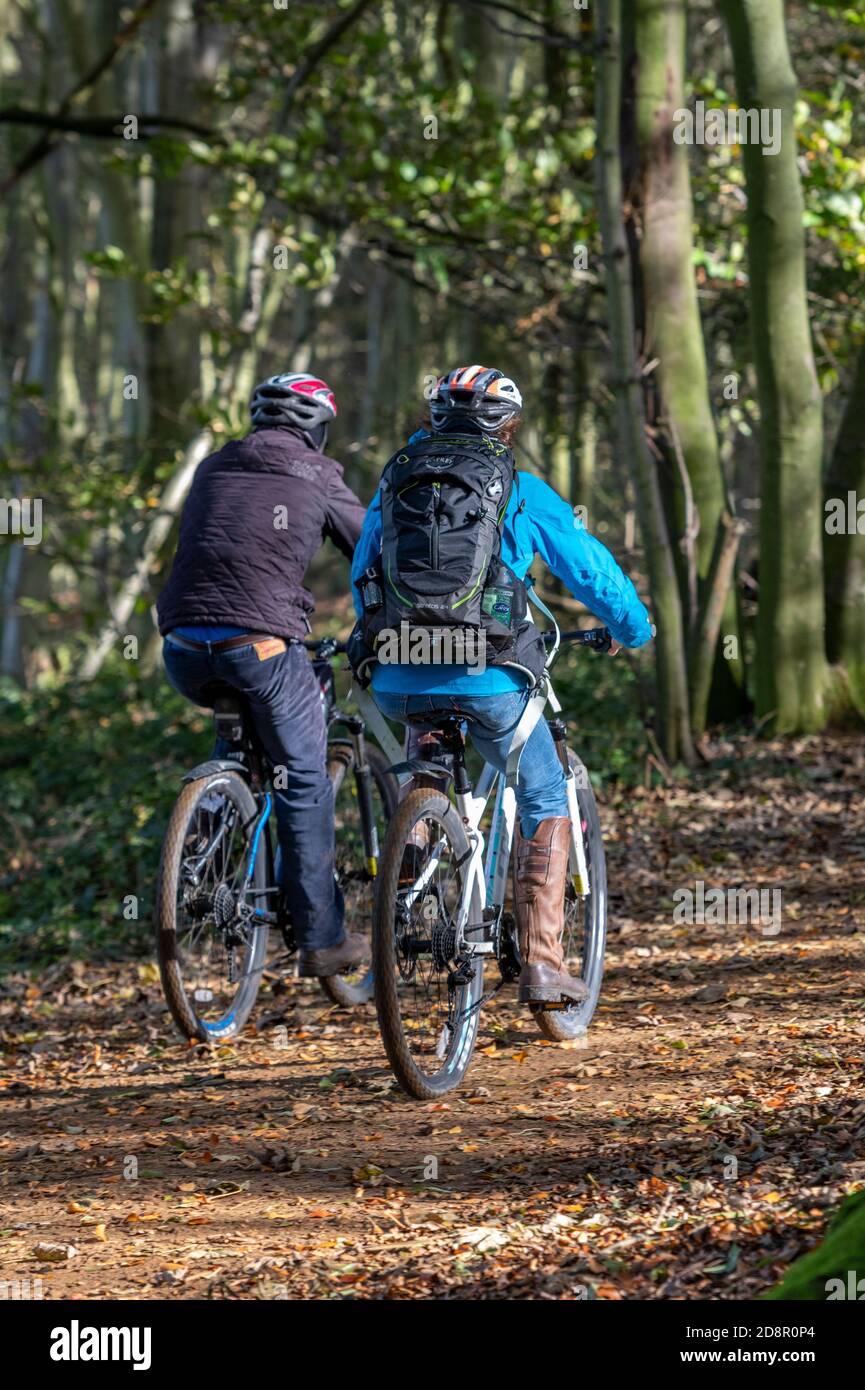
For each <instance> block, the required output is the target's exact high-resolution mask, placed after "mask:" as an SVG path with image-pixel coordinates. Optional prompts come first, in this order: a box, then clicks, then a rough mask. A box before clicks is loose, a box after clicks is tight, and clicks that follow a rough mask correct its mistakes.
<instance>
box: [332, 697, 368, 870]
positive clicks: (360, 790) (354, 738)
mask: <svg viewBox="0 0 865 1390" xmlns="http://www.w3.org/2000/svg"><path fill="white" fill-rule="evenodd" d="M333 723H334V724H341V725H342V727H343V728H344V729H345V730H346V732H347V734H348V736H349V738H350V739H351V746H352V751H353V753H354V775H355V783H356V786H357V805H358V811H359V813H360V826H361V833H362V834H363V852H364V858H365V861H366V871H367V873H368V874H369V876H370V878H375V877H376V874H377V873H378V857H379V847H378V827H377V826H376V823H375V808H374V806H373V802H372V771H371V769H370V766H369V763H368V762H367V760H366V725H365V723H364V721H363V720H362V719H361V717H360V715H357V714H343V715H340V716H339V718H337V719H334V720H333Z"/></svg>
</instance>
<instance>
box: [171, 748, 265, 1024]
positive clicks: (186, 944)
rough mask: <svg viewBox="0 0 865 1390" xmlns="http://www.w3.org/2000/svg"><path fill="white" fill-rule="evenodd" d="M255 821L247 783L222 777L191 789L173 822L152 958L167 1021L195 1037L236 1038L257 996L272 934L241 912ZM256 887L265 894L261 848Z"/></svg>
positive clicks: (197, 782)
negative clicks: (172, 1022)
mask: <svg viewBox="0 0 865 1390" xmlns="http://www.w3.org/2000/svg"><path fill="white" fill-rule="evenodd" d="M257 818H258V807H257V806H256V802H255V798H254V797H253V795H252V792H251V791H250V789H249V787H248V785H247V783H246V782H245V781H244V779H243V778H242V777H240V776H239V775H238V774H237V773H236V772H218V773H213V774H211V775H210V776H208V777H199V778H197V779H196V780H195V781H194V782H188V783H187V784H186V786H185V787H184V788H183V791H182V792H181V793H180V796H179V797H178V798H177V801H176V803H175V806H174V810H173V812H172V814H171V819H170V821H169V823H168V829H167V831H166V834H165V840H164V842H163V846H162V857H161V859H160V864H159V876H158V879H157V884H156V904H155V925H156V954H157V959H158V961H159V972H160V975H161V977H162V988H163V990H164V992H165V998H166V1000H167V1003H168V1007H169V1009H170V1011H171V1016H172V1018H173V1019H174V1022H175V1023H176V1024H177V1027H178V1028H179V1029H180V1032H181V1033H182V1034H183V1036H184V1037H186V1038H189V1039H198V1040H199V1041H200V1042H210V1043H213V1042H224V1041H225V1040H226V1039H227V1038H231V1037H234V1036H235V1035H236V1034H237V1033H239V1032H240V1030H241V1029H242V1028H243V1026H244V1024H245V1023H246V1020H247V1019H248V1017H249V1014H250V1011H251V1010H252V1006H253V1004H254V1003H255V999H256V996H257V994H258V989H259V985H260V983H261V973H262V970H263V967H264V960H265V956H266V953H267V934H268V933H267V927H266V926H264V925H254V924H253V923H252V922H250V921H245V920H243V913H242V912H238V904H240V903H243V902H245V901H246V897H247V895H245V894H244V893H243V891H242V890H243V887H244V883H245V876H246V870H247V867H248V862H249V836H250V834H251V833H252V829H253V826H254V825H255V823H256V821H257ZM251 886H252V888H253V889H263V888H266V887H267V886H268V885H267V855H266V854H265V853H264V847H263V846H262V848H261V849H260V851H259V853H257V854H256V858H255V865H254V868H253V874H252V884H251ZM249 902H250V903H251V904H252V905H253V906H255V905H257V906H259V907H262V906H265V905H266V904H267V903H268V900H267V899H266V898H265V897H263V896H261V897H257V898H256V897H254V896H252V895H249ZM271 905H272V904H271Z"/></svg>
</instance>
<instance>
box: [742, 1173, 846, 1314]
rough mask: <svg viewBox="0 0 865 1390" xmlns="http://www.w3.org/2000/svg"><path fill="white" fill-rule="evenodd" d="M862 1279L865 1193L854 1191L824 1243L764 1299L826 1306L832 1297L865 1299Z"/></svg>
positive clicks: (803, 1259) (830, 1226) (787, 1274)
mask: <svg viewBox="0 0 865 1390" xmlns="http://www.w3.org/2000/svg"><path fill="white" fill-rule="evenodd" d="M851 1276H852V1277H851ZM833 1280H834V1281H836V1282H835V1283H830V1281H833ZM859 1280H863V1281H865V1191H862V1192H854V1193H853V1195H852V1196H851V1197H848V1198H847V1199H846V1200H845V1201H844V1202H842V1203H841V1205H840V1207H839V1208H838V1210H837V1212H836V1213H835V1215H834V1217H833V1219H832V1221H831V1223H830V1225H829V1230H828V1232H827V1233H826V1238H825V1240H823V1241H822V1243H821V1244H820V1245H818V1246H817V1248H816V1250H811V1251H810V1252H809V1253H808V1254H807V1255H803V1256H802V1258H801V1259H800V1260H797V1261H796V1262H795V1264H793V1265H791V1266H790V1268H789V1269H788V1271H787V1273H786V1274H785V1275H784V1278H783V1279H782V1280H781V1283H780V1284H778V1285H777V1286H776V1287H775V1288H774V1289H770V1290H769V1292H768V1293H767V1294H764V1298H767V1299H775V1300H778V1301H782V1300H787V1299H793V1300H803V1301H804V1300H807V1301H810V1302H820V1303H824V1302H826V1301H827V1300H828V1299H829V1298H830V1296H833V1297H834V1299H836V1300H838V1299H845V1298H850V1297H851V1296H852V1297H853V1298H855V1299H857V1300H859V1299H861V1298H863V1297H865V1282H863V1284H862V1288H861V1289H859V1290H858V1291H857V1285H858V1282H859ZM838 1281H840V1282H838ZM851 1288H852V1290H853V1292H852V1295H851V1292H850V1290H851Z"/></svg>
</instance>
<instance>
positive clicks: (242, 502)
mask: <svg viewBox="0 0 865 1390" xmlns="http://www.w3.org/2000/svg"><path fill="white" fill-rule="evenodd" d="M364 510H365V509H364V507H363V505H362V503H361V502H359V501H358V499H357V497H355V495H354V493H353V492H352V491H351V489H350V488H349V487H347V486H346V484H345V483H344V482H343V480H342V466H341V465H340V464H338V463H335V462H334V460H333V459H330V458H327V457H326V455H324V454H320V453H318V452H317V451H316V450H314V449H311V448H310V447H309V445H308V444H307V443H306V441H305V440H304V438H303V436H302V435H301V434H300V433H299V432H298V431H295V430H292V429H269V430H257V431H255V432H254V433H253V434H249V435H247V436H246V438H245V439H238V440H233V441H232V442H231V443H230V444H226V445H225V446H224V448H222V449H220V450H219V452H218V453H215V454H211V455H210V457H209V458H206V459H205V460H204V462H203V463H201V464H199V466H198V469H197V471H196V474H195V478H194V480H193V484H192V487H191V489H190V492H189V496H188V498H187V499H186V505H185V506H184V508H183V515H182V517H181V521H180V540H179V542H178V546H177V553H176V555H175V557H174V564H173V566H172V569H171V574H170V576H169V579H168V583H167V584H166V586H165V588H164V589H163V591H162V594H161V595H160V597H159V601H158V603H157V612H158V614H159V631H160V632H161V633H163V634H164V633H166V632H170V631H171V629H172V628H174V627H187V626H197V625H199V624H206V623H216V624H233V625H235V626H237V627H246V628H249V629H250V630H254V631H256V632H262V633H273V634H274V636H278V637H302V636H304V634H305V633H306V631H307V626H306V623H305V621H304V619H305V615H306V614H308V613H311V612H312V609H313V601H312V595H311V594H310V592H309V590H308V589H305V588H304V587H303V579H304V576H305V574H306V570H307V567H308V566H309V562H310V560H311V559H312V557H313V555H314V554H315V552H316V551H317V550H318V548H319V546H320V545H321V543H322V541H323V540H324V539H325V538H329V539H330V540H332V541H333V542H334V544H335V545H337V546H338V547H339V549H340V550H341V551H342V553H343V554H344V555H347V556H348V557H349V559H350V558H351V556H352V555H353V553H354V547H355V542H356V541H357V538H358V536H359V535H360V529H361V526H362V525H363V518H364Z"/></svg>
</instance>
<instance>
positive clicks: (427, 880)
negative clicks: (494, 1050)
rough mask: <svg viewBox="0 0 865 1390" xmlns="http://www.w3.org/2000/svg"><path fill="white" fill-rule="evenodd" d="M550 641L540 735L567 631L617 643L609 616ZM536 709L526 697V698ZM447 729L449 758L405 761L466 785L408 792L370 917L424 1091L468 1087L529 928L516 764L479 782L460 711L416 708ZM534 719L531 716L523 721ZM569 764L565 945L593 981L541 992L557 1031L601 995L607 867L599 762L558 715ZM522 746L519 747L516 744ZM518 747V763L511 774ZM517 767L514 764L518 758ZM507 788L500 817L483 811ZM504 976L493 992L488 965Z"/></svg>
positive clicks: (379, 991)
mask: <svg viewBox="0 0 865 1390" xmlns="http://www.w3.org/2000/svg"><path fill="white" fill-rule="evenodd" d="M544 641H545V643H546V645H547V647H548V649H551V650H550V651H549V654H548V656H547V661H546V670H547V674H546V675H545V677H544V678H543V679H542V682H541V684H540V686H539V688H537V689H536V690H535V692H533V694H532V696H531V697H530V700H529V706H531V705H532V704H533V702H534V709H533V711H532V713H531V714H530V715H525V716H524V718H526V719H527V720H528V722H527V725H526V730H525V731H524V732H523V734H522V735H521V732H520V728H519V726H518V729H517V732H516V734H515V740H514V743H515V744H516V742H517V740H518V738H520V737H522V740H523V742H524V739H525V738H526V737H528V732H530V729H531V727H533V725H534V722H535V721H536V720H537V718H539V717H542V711H543V709H544V708H545V706H546V704H547V703H548V702H549V703H550V704H551V706H552V709H553V711H554V713H558V712H559V711H560V709H561V706H560V705H559V703H558V700H557V699H556V697H555V694H554V692H553V689H552V686H551V684H550V680H549V674H548V673H549V669H550V667H551V666H552V664H553V662H554V660H555V657H556V655H557V653H558V651H559V649H560V643H562V642H568V643H576V644H578V645H580V646H583V647H590V648H593V649H594V650H596V651H608V650H609V648H610V644H611V637H610V634H609V632H608V630H607V629H606V628H590V629H587V630H579V631H573V632H565V633H560V632H559V631H558V628H556V629H555V631H553V632H547V633H544ZM527 708H528V707H527ZM409 722H411V723H415V724H417V725H419V726H423V727H426V728H428V729H429V728H431V727H434V728H435V729H436V730H438V731H439V732H440V745H439V746H440V749H441V752H442V754H443V755H444V756H443V759H442V761H441V762H440V761H438V760H437V761H435V762H432V761H427V760H422V759H412V760H410V761H409V762H405V763H400V764H398V765H396V766H394V767H392V768H391V771H392V772H394V773H411V774H412V775H417V774H422V775H424V776H427V777H429V776H437V777H441V776H442V774H443V773H444V776H446V777H447V778H448V779H449V781H452V782H453V789H454V796H453V800H451V798H450V796H449V795H448V794H446V793H445V792H443V791H439V790H433V789H431V788H430V787H429V786H424V787H419V788H416V789H415V790H412V791H410V792H409V793H408V795H407V796H406V797H405V799H404V800H403V801H401V802H400V804H399V806H398V807H397V810H396V813H395V814H394V816H393V817H392V818H391V820H390V823H389V825H388V830H387V836H386V839H385V843H384V848H383V851H382V861H381V866H380V870H379V877H378V881H377V884H376V892H375V906H374V909H373V921H372V946H373V974H374V985H375V1002H376V1010H377V1013H378V1021H379V1028H380V1030H381V1035H382V1040H383V1042H384V1046H385V1051H386V1053H387V1057H388V1061H389V1062H390V1065H391V1068H392V1070H393V1073H394V1075H395V1077H396V1079H397V1081H398V1082H399V1084H400V1086H401V1087H402V1088H403V1090H404V1091H407V1092H408V1094H409V1095H411V1096H414V1097H416V1098H417V1099H420V1100H429V1099H433V1098H435V1097H437V1096H441V1095H443V1094H445V1093H446V1092H448V1091H451V1090H453V1089H454V1088H455V1087H457V1086H459V1085H460V1083H461V1081H462V1079H463V1077H464V1076H465V1074H466V1070H467V1068H468V1066H469V1063H470V1061H471V1057H472V1052H473V1050H474V1046H475V1042H476V1039H477V1035H478V1028H479V1024H480V1011H481V1008H482V1006H483V1004H484V1003H486V1002H487V1000H488V999H490V998H491V997H492V995H493V994H496V993H498V991H499V990H500V989H501V988H502V987H503V986H504V985H506V984H508V983H510V982H512V981H515V980H516V979H517V977H518V976H519V973H520V969H521V966H522V962H521V959H520V947H519V935H518V931H517V924H516V920H515V917H514V914H513V912H512V911H510V910H508V909H507V904H506V896H507V891H506V890H507V885H508V873H509V870H510V871H511V872H512V873H513V872H515V865H514V866H511V862H510V861H511V846H512V842H513V834H514V822H515V818H516V800H515V797H514V792H513V788H512V786H511V785H510V782H511V780H512V777H511V776H510V775H509V776H508V777H507V778H502V777H500V776H499V773H498V772H497V771H496V770H495V769H494V768H492V767H491V766H490V765H489V764H487V763H485V764H484V766H483V769H482V771H481V773H480V776H479V778H478V781H477V785H476V786H475V787H474V788H473V787H472V784H471V781H470V779H469V777H468V774H467V771H466V765H465V740H464V736H463V731H462V723H461V720H460V717H459V715H454V714H453V713H452V712H450V711H448V712H442V713H440V714H436V713H435V712H433V713H427V714H425V715H423V717H418V718H416V719H411V718H410V720H409ZM520 722H521V723H522V720H521V721H520ZM548 723H549V727H550V730H551V732H552V735H553V739H554V741H555V745H556V750H557V752H558V755H559V758H560V760H561V763H562V769H563V771H564V774H565V779H566V786H567V795H568V807H569V815H570V822H571V852H570V862H569V870H570V872H569V876H568V883H567V887H566V893H565V911H564V928H563V933H562V947H563V951H564V956H565V961H566V964H567V965H568V966H569V968H570V970H571V973H572V974H574V975H576V976H578V977H579V978H581V979H582V980H583V981H584V982H585V984H586V986H587V990H588V992H587V995H586V997H585V998H584V999H583V1000H581V1001H580V1002H578V1003H568V1002H566V1001H564V1000H563V1001H562V1002H561V1003H559V1004H554V1005H548V1004H544V1005H531V1006H530V1007H531V1009H532V1013H533V1016H534V1019H535V1022H536V1024H537V1026H538V1027H539V1029H540V1031H541V1032H542V1033H543V1035H544V1036H545V1037H546V1038H549V1039H552V1040H554V1041H564V1040H566V1039H571V1038H576V1037H579V1036H581V1035H582V1034H584V1033H585V1031H586V1029H587V1028H588V1026H589V1023H590V1022H591V1019H592V1016H593V1014H594V1012H595V1008H596V1006H597V1002H598V997H599V995H600V990H601V981H602V978H603V972H604V946H605V939H606V918H607V880H606V865H605V859H604V846H603V839H602V836H601V827H600V821H599V819H598V809H597V805H596V803H595V796H594V792H593V790H592V786H591V782H590V781H589V777H588V773H587V772H586V769H585V767H584V765H583V763H582V762H581V761H580V759H579V758H578V757H577V755H576V754H575V753H573V752H572V751H571V750H570V749H569V748H568V746H567V741H566V730H565V726H564V724H563V722H562V721H561V720H560V719H558V718H554V719H551V720H549V721H548ZM512 756H513V757H514V758H518V752H517V751H516V750H514V746H513V745H512ZM510 763H511V759H510V758H509V767H508V772H509V774H510V773H511V765H510ZM514 770H515V769H514ZM494 790H495V803H494V809H493V813H492V821H491V824H490V826H489V829H488V832H487V834H486V835H484V834H483V833H482V832H481V829H480V823H481V819H482V817H483V815H484V811H485V809H486V807H487V804H488V802H489V800H490V798H491V797H492V794H493V791H494ZM487 961H490V962H491V963H492V964H494V965H495V966H496V967H497V969H498V976H499V979H498V982H497V983H496V985H495V986H494V988H493V989H492V990H491V991H490V993H489V994H486V995H485V994H484V967H485V964H486V963H487Z"/></svg>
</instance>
